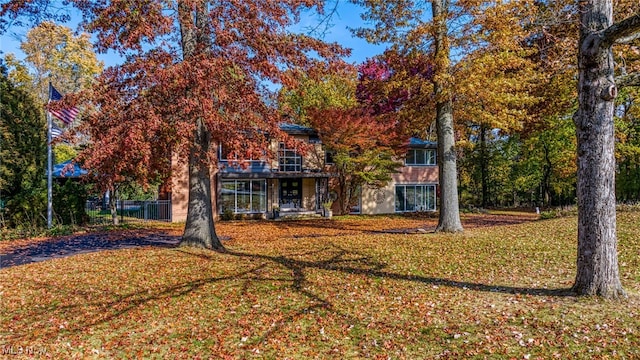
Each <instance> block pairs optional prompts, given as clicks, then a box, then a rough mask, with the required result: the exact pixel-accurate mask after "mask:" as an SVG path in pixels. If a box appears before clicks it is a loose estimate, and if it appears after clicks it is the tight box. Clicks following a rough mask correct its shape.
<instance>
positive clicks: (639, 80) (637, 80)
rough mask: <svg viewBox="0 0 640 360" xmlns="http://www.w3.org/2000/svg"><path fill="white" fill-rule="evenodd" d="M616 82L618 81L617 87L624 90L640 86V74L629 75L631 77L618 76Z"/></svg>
mask: <svg viewBox="0 0 640 360" xmlns="http://www.w3.org/2000/svg"><path fill="white" fill-rule="evenodd" d="M615 80H616V86H617V87H618V88H623V87H628V86H640V72H639V73H633V74H629V75H622V76H617V77H616V79H615Z"/></svg>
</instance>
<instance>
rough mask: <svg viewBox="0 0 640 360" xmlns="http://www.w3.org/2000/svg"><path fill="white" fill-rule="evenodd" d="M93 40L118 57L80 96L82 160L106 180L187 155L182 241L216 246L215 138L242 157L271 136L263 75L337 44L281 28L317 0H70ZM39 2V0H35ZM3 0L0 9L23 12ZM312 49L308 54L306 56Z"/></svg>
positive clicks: (313, 60)
mask: <svg viewBox="0 0 640 360" xmlns="http://www.w3.org/2000/svg"><path fill="white" fill-rule="evenodd" d="M70 2H71V3H72V4H74V5H75V6H76V7H78V8H79V9H80V10H81V11H82V13H83V15H84V26H85V28H86V29H87V30H88V31H91V32H93V33H95V34H97V39H98V41H97V46H98V49H99V50H102V51H106V50H114V51H116V52H117V53H119V54H120V55H122V56H124V57H125V58H126V61H125V62H124V63H123V64H122V65H120V66H116V67H112V68H109V69H107V70H106V71H105V72H104V74H103V75H102V76H100V77H99V78H98V80H97V84H96V86H94V88H93V89H92V90H91V91H87V92H85V93H83V94H80V95H79V96H78V98H82V99H83V100H86V101H87V102H89V103H90V104H92V106H93V111H92V112H91V114H90V116H89V117H88V118H89V119H88V120H87V121H86V122H85V124H84V125H83V126H82V127H81V128H80V129H79V131H80V132H84V133H87V134H89V135H90V143H89V146H88V147H87V149H86V150H85V151H84V152H83V153H82V155H81V159H82V161H84V164H85V166H88V167H89V168H92V169H93V170H94V171H95V172H96V173H99V174H102V176H103V177H104V178H103V182H102V184H103V185H104V186H108V185H110V184H112V183H113V182H115V181H117V180H118V177H120V176H123V175H130V176H132V177H135V178H136V179H139V180H141V181H142V182H143V183H144V182H147V181H149V180H151V179H153V178H155V177H156V176H159V175H160V174H166V173H167V171H168V169H169V158H170V154H171V153H176V154H178V156H179V158H181V159H186V158H188V165H189V202H188V213H187V223H186V226H185V230H184V235H183V239H182V245H190V246H198V247H204V248H210V249H223V247H222V244H221V243H220V241H219V239H218V237H217V235H216V233H215V227H214V224H213V210H212V206H211V183H210V181H211V174H210V170H211V168H212V166H215V164H216V161H217V158H216V150H217V148H218V146H217V145H218V144H223V146H225V147H226V148H227V149H230V150H231V153H232V154H242V155H244V156H246V158H248V157H250V156H253V157H258V156H262V155H263V150H264V149H265V148H266V145H267V141H268V138H267V136H279V135H280V132H279V130H278V128H277V122H278V114H277V111H276V110H275V109H274V108H273V107H271V106H269V105H267V102H266V101H265V100H266V99H267V98H268V97H269V91H268V88H267V85H266V84H268V83H275V84H285V85H288V84H291V83H293V82H295V73H296V72H295V71H286V70H291V69H297V70H298V71H304V72H307V73H309V74H310V76H313V75H314V74H315V73H316V71H321V70H323V69H325V68H326V67H327V66H329V65H328V64H329V63H334V64H337V63H339V58H338V56H340V55H344V54H345V53H346V51H344V50H343V49H342V48H340V47H339V46H338V45H336V44H327V43H325V42H323V41H321V40H318V39H315V38H312V37H310V36H306V35H301V34H294V33H291V32H289V31H287V29H288V28H289V27H290V26H291V25H292V24H294V23H295V21H296V20H297V19H298V17H299V15H300V12H301V11H303V10H306V9H315V10H317V11H320V12H322V11H323V6H322V5H323V1H322V0H288V1H276V0H228V1H208V0H175V1H160V0H155V1H154V0H144V1H128V0H111V1H107V2H105V1H90V0H71V1H70ZM38 3H39V4H41V5H42V6H46V5H50V2H49V1H43V0H40V1H39V2H38ZM33 11H34V8H33V4H32V2H31V1H27V0H12V1H9V2H7V3H5V4H4V5H3V7H2V13H1V14H0V15H1V16H3V17H4V18H16V17H18V16H20V15H24V14H25V12H26V13H29V12H30V13H31V14H33ZM310 54H314V55H315V56H313V57H311V56H309V55H310Z"/></svg>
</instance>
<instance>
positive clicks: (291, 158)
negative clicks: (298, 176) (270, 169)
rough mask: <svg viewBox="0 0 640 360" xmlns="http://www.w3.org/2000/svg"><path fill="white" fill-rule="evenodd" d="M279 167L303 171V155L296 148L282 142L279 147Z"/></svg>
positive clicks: (282, 169) (283, 169) (284, 169)
mask: <svg viewBox="0 0 640 360" xmlns="http://www.w3.org/2000/svg"><path fill="white" fill-rule="evenodd" d="M278 168H279V170H280V171H298V172H299V171H302V155H300V154H299V153H298V152H297V151H296V149H290V148H287V146H286V145H285V144H284V143H280V146H279V148H278Z"/></svg>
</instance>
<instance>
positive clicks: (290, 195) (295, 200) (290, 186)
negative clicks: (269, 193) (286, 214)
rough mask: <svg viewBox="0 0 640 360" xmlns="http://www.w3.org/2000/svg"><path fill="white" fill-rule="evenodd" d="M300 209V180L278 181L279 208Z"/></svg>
mask: <svg viewBox="0 0 640 360" xmlns="http://www.w3.org/2000/svg"><path fill="white" fill-rule="evenodd" d="M301 207H302V179H281V180H280V208H281V209H299V208H301Z"/></svg>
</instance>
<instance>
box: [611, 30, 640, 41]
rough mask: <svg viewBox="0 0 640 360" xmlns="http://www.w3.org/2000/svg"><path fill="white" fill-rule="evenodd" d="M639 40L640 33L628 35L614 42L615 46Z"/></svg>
mask: <svg viewBox="0 0 640 360" xmlns="http://www.w3.org/2000/svg"><path fill="white" fill-rule="evenodd" d="M637 39H640V31H639V32H637V33H635V34H633V35H629V36H626V37H623V38H620V39H618V40H616V44H628V43H630V42H633V41H634V40H637Z"/></svg>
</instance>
